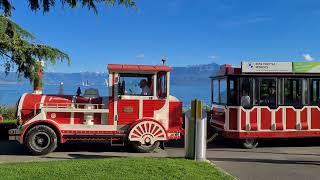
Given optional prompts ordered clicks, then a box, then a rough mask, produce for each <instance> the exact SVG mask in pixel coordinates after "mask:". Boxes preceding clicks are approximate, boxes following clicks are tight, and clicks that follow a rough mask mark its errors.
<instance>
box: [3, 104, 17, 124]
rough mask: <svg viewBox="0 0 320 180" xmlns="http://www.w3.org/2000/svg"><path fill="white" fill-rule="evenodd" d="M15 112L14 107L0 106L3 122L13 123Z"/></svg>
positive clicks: (15, 108)
mask: <svg viewBox="0 0 320 180" xmlns="http://www.w3.org/2000/svg"><path fill="white" fill-rule="evenodd" d="M16 112H17V107H16V106H6V105H0V114H1V115H2V117H3V118H4V120H5V121H15V119H16Z"/></svg>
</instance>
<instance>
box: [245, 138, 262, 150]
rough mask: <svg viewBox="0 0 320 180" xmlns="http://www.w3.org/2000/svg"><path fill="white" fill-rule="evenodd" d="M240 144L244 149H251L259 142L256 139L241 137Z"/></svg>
mask: <svg viewBox="0 0 320 180" xmlns="http://www.w3.org/2000/svg"><path fill="white" fill-rule="evenodd" d="M241 144H242V146H243V147H244V148H246V149H253V148H256V147H257V146H258V144H259V143H258V141H257V139H243V140H241Z"/></svg>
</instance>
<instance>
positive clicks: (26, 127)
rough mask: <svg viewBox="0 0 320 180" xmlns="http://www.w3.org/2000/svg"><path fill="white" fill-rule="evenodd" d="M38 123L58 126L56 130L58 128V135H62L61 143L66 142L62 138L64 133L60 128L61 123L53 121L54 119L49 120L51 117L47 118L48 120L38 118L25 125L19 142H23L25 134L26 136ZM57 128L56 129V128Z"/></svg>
mask: <svg viewBox="0 0 320 180" xmlns="http://www.w3.org/2000/svg"><path fill="white" fill-rule="evenodd" d="M37 124H39V125H40V124H44V125H45V124H49V125H51V126H53V127H54V128H56V130H58V133H59V134H57V136H58V137H60V142H61V143H64V139H63V138H62V134H61V129H60V128H59V125H58V124H57V123H56V122H54V121H52V120H49V119H46V120H37V121H34V122H32V123H30V124H27V125H26V126H25V127H23V131H22V133H21V135H20V139H19V143H20V144H22V143H23V140H24V136H25V133H26V132H27V131H28V130H29V129H30V128H31V127H33V126H35V125H37ZM54 130H55V129H54Z"/></svg>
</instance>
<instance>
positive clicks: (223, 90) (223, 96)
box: [219, 79, 227, 104]
mask: <svg viewBox="0 0 320 180" xmlns="http://www.w3.org/2000/svg"><path fill="white" fill-rule="evenodd" d="M219 92H220V104H227V79H221V80H220V90H219Z"/></svg>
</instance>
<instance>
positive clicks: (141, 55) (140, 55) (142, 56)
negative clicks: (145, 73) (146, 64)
mask: <svg viewBox="0 0 320 180" xmlns="http://www.w3.org/2000/svg"><path fill="white" fill-rule="evenodd" d="M136 58H139V59H143V58H144V54H143V53H142V54H138V55H136Z"/></svg>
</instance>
